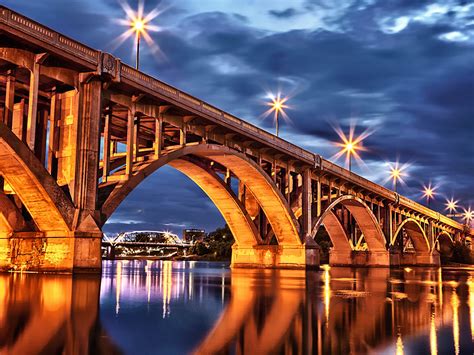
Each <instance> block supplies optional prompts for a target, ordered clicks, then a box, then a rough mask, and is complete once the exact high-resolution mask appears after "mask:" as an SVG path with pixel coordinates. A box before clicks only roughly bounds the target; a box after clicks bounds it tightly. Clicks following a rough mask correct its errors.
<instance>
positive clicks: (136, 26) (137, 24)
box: [130, 18, 146, 70]
mask: <svg viewBox="0 0 474 355" xmlns="http://www.w3.org/2000/svg"><path fill="white" fill-rule="evenodd" d="M130 27H131V28H132V29H133V31H134V32H135V39H136V42H137V58H136V62H135V63H136V69H137V70H138V68H139V66H140V39H141V36H142V33H144V32H145V29H146V22H145V20H143V19H142V18H136V19H133V20H132V21H131V22H130Z"/></svg>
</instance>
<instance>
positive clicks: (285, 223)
mask: <svg viewBox="0 0 474 355" xmlns="http://www.w3.org/2000/svg"><path fill="white" fill-rule="evenodd" d="M189 156H195V157H201V158H207V159H211V160H212V161H215V162H217V163H219V164H220V165H222V166H224V167H226V168H228V169H229V170H230V171H232V173H233V174H234V175H236V176H237V178H238V179H239V180H240V181H242V182H243V183H244V184H245V186H246V187H247V188H248V189H249V190H250V192H251V193H252V194H253V196H254V197H255V198H256V200H257V202H258V203H259V205H260V206H261V207H262V209H263V211H264V213H265V215H266V216H267V218H268V221H269V223H270V225H271V226H272V229H273V231H274V233H275V236H276V239H277V241H278V243H279V244H284V245H287V246H289V245H302V242H301V239H300V236H299V225H298V222H297V220H296V218H295V217H294V215H293V213H292V212H291V210H290V207H289V206H288V203H287V202H286V200H285V199H284V197H283V195H282V194H281V192H280V191H279V189H278V188H277V186H276V185H275V183H274V182H273V181H272V179H271V178H270V177H269V176H268V175H267V174H266V173H265V171H264V170H263V169H262V168H261V167H260V166H258V164H256V163H255V162H254V161H253V160H252V159H250V158H249V157H247V156H246V155H244V154H242V153H240V152H238V151H236V150H234V149H231V148H228V147H225V146H221V145H215V144H197V145H190V146H185V147H183V148H180V149H177V150H170V151H169V152H164V154H163V155H162V156H161V157H160V158H159V159H157V160H155V161H153V162H151V163H150V164H148V165H145V166H143V167H141V168H140V170H138V171H136V173H134V174H133V175H132V176H131V177H130V178H129V179H128V180H126V181H124V182H121V183H120V184H119V185H117V187H116V188H114V190H113V191H112V193H111V194H110V195H109V197H108V198H107V199H106V201H105V202H104V204H103V206H102V209H101V212H102V217H103V218H102V223H105V221H106V220H107V219H108V218H109V217H110V216H111V214H112V213H113V211H114V210H115V209H116V208H117V207H118V206H119V205H120V203H121V202H122V201H123V200H124V199H125V197H126V196H127V195H128V194H129V193H130V192H131V191H132V190H133V189H134V188H135V187H137V186H138V185H139V184H140V183H141V182H142V181H143V180H144V179H145V178H146V177H148V176H149V175H151V174H152V173H153V172H155V171H156V170H158V169H159V168H160V167H162V166H164V165H170V166H172V167H175V168H177V169H178V170H180V171H181V172H183V173H184V174H185V175H187V176H188V177H190V178H191V179H192V180H194V181H195V182H196V183H197V184H198V185H199V186H200V187H201V188H202V189H203V190H204V191H205V192H206V193H207V194H208V195H209V196H210V197H211V200H213V201H214V203H215V204H216V206H217V207H218V208H219V210H220V211H221V212H222V213H223V216H224V218H225V219H226V221H227V222H229V221H230V220H231V218H236V220H237V219H240V220H241V221H244V219H245V221H246V222H244V225H245V224H248V223H249V222H248V220H249V217H248V215H247V213H244V209H243V207H241V206H240V207H239V208H237V205H238V204H239V202H237V198H236V197H235V196H233V192H232V191H231V190H230V188H228V189H227V192H224V191H223V190H222V186H221V187H217V185H215V181H214V182H213V180H215V179H214V178H213V177H212V176H211V175H209V176H205V174H203V171H204V169H203V168H202V167H197V166H196V164H194V165H193V164H189V162H190V160H189V159H187V158H186V157H189ZM196 169H198V170H196ZM205 170H206V171H207V172H208V173H209V169H205ZM209 174H211V173H209ZM213 184H214V185H213ZM224 196H225V197H224ZM232 200H233V201H234V202H232ZM228 203H230V204H233V205H234V207H235V208H234V209H233V212H232V213H231V210H230V209H228V208H227V207H224V205H225V204H228ZM219 206H220V207H219ZM236 208H237V209H236ZM223 211H227V212H223ZM235 213H238V214H241V216H240V217H237V216H235V215H234V214H235ZM242 218H244V219H242ZM239 223H240V222H239ZM251 223H252V225H253V222H251ZM229 226H230V225H229ZM252 228H253V227H252ZM231 229H232V228H231ZM247 232H248V235H250V230H248V231H247ZM254 232H255V231H254ZM238 233H240V231H239V232H238ZM234 236H235V237H236V238H238V237H239V236H238V235H236V234H234ZM253 239H254V242H253V244H257V243H261V239H260V238H259V237H258V238H257V237H254V238H253ZM237 241H238V242H239V240H237ZM245 243H246V244H247V245H249V244H248V243H249V238H246V240H245Z"/></svg>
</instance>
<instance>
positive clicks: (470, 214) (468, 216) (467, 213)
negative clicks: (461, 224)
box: [463, 207, 474, 225]
mask: <svg viewBox="0 0 474 355" xmlns="http://www.w3.org/2000/svg"><path fill="white" fill-rule="evenodd" d="M463 218H464V220H465V221H466V224H467V225H470V224H471V221H472V220H473V219H474V211H473V210H471V207H469V208H468V209H467V210H464V217H463Z"/></svg>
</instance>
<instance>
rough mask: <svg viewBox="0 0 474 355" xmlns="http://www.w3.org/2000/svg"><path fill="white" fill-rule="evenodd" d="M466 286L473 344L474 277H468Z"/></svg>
mask: <svg viewBox="0 0 474 355" xmlns="http://www.w3.org/2000/svg"><path fill="white" fill-rule="evenodd" d="M467 284H468V285H469V315H470V318H471V338H472V341H473V342H474V277H472V276H470V277H469V279H468V281H467Z"/></svg>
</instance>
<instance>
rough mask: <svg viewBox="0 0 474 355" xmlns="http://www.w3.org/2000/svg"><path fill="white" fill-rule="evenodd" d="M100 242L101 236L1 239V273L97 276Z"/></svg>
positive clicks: (35, 234)
mask: <svg viewBox="0 0 474 355" xmlns="http://www.w3.org/2000/svg"><path fill="white" fill-rule="evenodd" d="M101 238H102V233H100V232H99V233H97V232H91V233H86V232H73V233H70V234H69V235H64V234H62V235H59V234H58V235H45V233H42V232H18V233H13V234H12V235H11V236H8V237H0V271H34V272H99V271H100V268H101V250H100V243H101Z"/></svg>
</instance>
